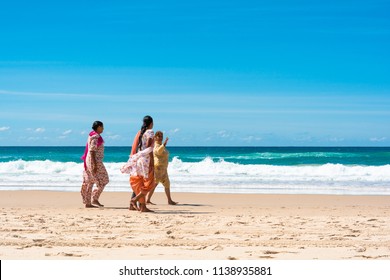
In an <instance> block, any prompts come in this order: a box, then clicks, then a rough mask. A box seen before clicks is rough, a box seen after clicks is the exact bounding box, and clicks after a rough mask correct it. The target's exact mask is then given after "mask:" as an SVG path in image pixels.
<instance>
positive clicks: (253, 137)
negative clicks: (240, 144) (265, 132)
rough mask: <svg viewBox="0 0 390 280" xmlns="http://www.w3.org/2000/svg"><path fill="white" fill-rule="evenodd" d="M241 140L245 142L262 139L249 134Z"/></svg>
mask: <svg viewBox="0 0 390 280" xmlns="http://www.w3.org/2000/svg"><path fill="white" fill-rule="evenodd" d="M242 140H243V141H246V142H253V141H261V140H263V138H261V137H257V136H253V135H250V136H247V137H245V138H242Z"/></svg>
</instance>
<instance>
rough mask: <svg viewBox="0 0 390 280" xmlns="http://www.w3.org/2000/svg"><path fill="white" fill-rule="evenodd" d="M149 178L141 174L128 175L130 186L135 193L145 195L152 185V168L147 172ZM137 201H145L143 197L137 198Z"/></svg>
mask: <svg viewBox="0 0 390 280" xmlns="http://www.w3.org/2000/svg"><path fill="white" fill-rule="evenodd" d="M148 177H149V178H147V179H145V178H144V177H143V176H130V186H131V188H132V189H133V192H135V194H136V195H138V194H140V193H142V194H144V195H146V194H147V193H148V192H149V191H150V190H151V189H152V188H153V187H154V172H153V169H152V170H151V171H150V172H149V176H148ZM139 203H145V197H142V198H140V199H139Z"/></svg>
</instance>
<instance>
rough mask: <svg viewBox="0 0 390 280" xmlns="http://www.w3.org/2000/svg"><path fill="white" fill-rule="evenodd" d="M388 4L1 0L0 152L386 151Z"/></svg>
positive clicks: (389, 130) (389, 122)
mask: <svg viewBox="0 0 390 280" xmlns="http://www.w3.org/2000/svg"><path fill="white" fill-rule="evenodd" d="M389 50H390V2H389V1H377V0H373V1H359V0H357V1H343V0H341V1H340V0H338V1H335V0H329V1H278V0H274V1H245V0H241V1H229V0H225V1H203V0H198V1H115V0H114V1H73V0H68V1H40V0H37V1H18V0H15V1H2V2H1V3H0V145H2V146H7V145H51V146H52V145H84V144H85V141H86V133H88V132H89V131H90V127H91V124H92V122H93V121H94V120H101V121H103V122H104V124H105V131H104V134H103V136H104V138H105V141H106V145H108V146H123V145H124V146H127V145H130V144H131V142H132V139H133V136H134V134H135V133H136V131H137V130H138V129H139V128H140V126H141V120H142V118H143V116H144V115H151V116H152V117H153V118H154V120H155V130H162V131H164V132H165V134H166V136H169V137H170V139H171V140H170V145H174V146H183V145H189V146H205V145H206V146H390V78H389V77H390V52H389Z"/></svg>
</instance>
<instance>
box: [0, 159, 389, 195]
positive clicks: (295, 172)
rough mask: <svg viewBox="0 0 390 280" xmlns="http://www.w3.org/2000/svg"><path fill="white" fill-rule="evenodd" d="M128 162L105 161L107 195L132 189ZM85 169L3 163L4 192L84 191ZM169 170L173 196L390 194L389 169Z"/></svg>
mask: <svg viewBox="0 0 390 280" xmlns="http://www.w3.org/2000/svg"><path fill="white" fill-rule="evenodd" d="M123 164H124V163H105V166H106V168H107V171H108V173H109V176H110V183H109V185H108V186H107V187H106V191H129V189H130V187H129V181H128V179H129V178H128V175H127V174H122V173H121V172H120V167H121V166H122V165H123ZM82 171H83V164H82V163H74V162H66V163H62V162H53V161H49V160H46V161H23V160H18V161H12V162H1V163H0V190H32V189H34V190H62V191H79V189H80V186H81V182H82ZM168 171H169V174H170V179H171V188H172V191H174V192H175V191H176V192H221V193H300V194H304V193H305V194H311V193H313V194H362V195H363V194H366V195H390V165H383V166H347V165H341V164H325V165H301V166H274V165H242V164H235V163H229V162H225V161H219V162H214V161H213V160H212V159H211V158H206V159H204V160H203V161H201V162H183V161H181V160H180V159H178V158H173V160H172V161H171V162H170V164H169V170H168ZM157 191H162V188H161V187H160V188H158V189H157Z"/></svg>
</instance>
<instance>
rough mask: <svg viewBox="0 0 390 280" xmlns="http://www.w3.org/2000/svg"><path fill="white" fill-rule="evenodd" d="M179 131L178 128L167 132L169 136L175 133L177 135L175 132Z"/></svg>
mask: <svg viewBox="0 0 390 280" xmlns="http://www.w3.org/2000/svg"><path fill="white" fill-rule="evenodd" d="M179 131H180V128H175V129H172V130H170V131H169V132H170V133H171V134H175V133H177V132H179Z"/></svg>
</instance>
